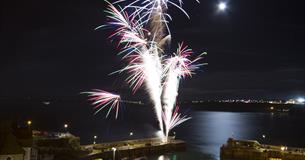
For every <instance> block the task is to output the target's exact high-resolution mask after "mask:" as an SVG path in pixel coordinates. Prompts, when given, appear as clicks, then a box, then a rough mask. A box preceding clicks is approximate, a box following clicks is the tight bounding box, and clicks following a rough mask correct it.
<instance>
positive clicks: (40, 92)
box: [0, 0, 305, 99]
mask: <svg viewBox="0 0 305 160" xmlns="http://www.w3.org/2000/svg"><path fill="white" fill-rule="evenodd" d="M304 2H305V1H303V0H295V1H291V0H280V1H279V0H267V1H266V0H230V1H227V3H228V9H227V10H226V11H225V12H223V13H219V12H217V8H216V6H217V3H218V1H216V0H201V4H200V5H198V4H196V1H195V0H185V6H184V8H185V10H186V11H188V13H189V15H190V17H191V19H190V20H188V19H187V17H186V16H185V15H183V13H182V12H180V11H179V10H177V9H175V8H172V7H171V8H170V10H169V13H170V14H171V15H172V17H173V21H172V23H171V24H170V27H171V30H172V37H173V45H172V50H173V51H174V50H175V47H176V45H175V44H176V43H177V42H181V41H184V42H186V43H187V44H189V46H190V47H192V48H193V50H194V51H195V52H197V53H201V52H203V51H206V52H208V55H207V56H205V60H204V62H207V63H209V65H208V66H205V67H203V68H202V70H200V71H199V72H197V75H195V76H194V77H193V78H191V79H185V80H183V81H182V83H181V88H180V93H179V94H180V98H181V99H199V98H200V99H224V98H255V99H258V98H265V99H271V98H276V99H287V98H295V97H298V96H304V91H305V74H304V71H305V63H304V60H305V48H304V46H305V45H304V44H305V38H304V37H305V33H304V31H305V25H304V19H305V18H304V15H305V13H304V11H305V10H304V6H305V4H304ZM0 6H1V10H0V11H1V14H0V15H1V17H0V54H1V56H0V97H9V98H20V97H51V98H60V97H77V96H79V92H81V91H88V90H90V89H93V88H99V89H104V90H108V91H118V92H123V93H124V94H126V96H127V95H132V93H131V91H129V90H127V89H128V88H127V85H126V84H125V83H124V81H123V80H124V78H126V75H124V74H123V75H112V76H108V74H109V73H111V72H113V71H115V70H118V69H120V68H121V67H123V66H124V63H123V62H122V61H120V57H118V56H116V54H117V52H118V50H117V49H116V43H114V42H113V43H112V42H111V41H110V40H109V39H107V36H108V35H109V34H110V31H109V30H94V28H95V27H97V26H99V25H101V24H105V13H104V12H103V10H104V9H105V2H104V1H103V0H58V1H56V0H26V1H21V0H19V1H17V0H2V1H1V2H0ZM140 93H141V92H140ZM140 93H138V94H137V96H140V97H141V94H140ZM139 94H140V95H139Z"/></svg>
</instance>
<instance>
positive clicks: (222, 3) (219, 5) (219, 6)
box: [218, 2, 227, 11]
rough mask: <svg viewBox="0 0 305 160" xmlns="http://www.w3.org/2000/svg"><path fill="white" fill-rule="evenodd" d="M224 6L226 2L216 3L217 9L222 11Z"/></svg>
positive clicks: (225, 6) (224, 8)
mask: <svg viewBox="0 0 305 160" xmlns="http://www.w3.org/2000/svg"><path fill="white" fill-rule="evenodd" d="M226 8H227V4H226V3H224V2H220V3H219V4H218V9H219V10H220V11H224V10H226Z"/></svg>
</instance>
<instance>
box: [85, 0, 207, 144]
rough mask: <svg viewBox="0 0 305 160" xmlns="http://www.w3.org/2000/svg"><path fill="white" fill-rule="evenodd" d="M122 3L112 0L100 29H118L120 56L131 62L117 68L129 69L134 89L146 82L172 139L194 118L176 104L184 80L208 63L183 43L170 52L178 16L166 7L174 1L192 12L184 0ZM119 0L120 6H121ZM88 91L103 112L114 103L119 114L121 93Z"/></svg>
mask: <svg viewBox="0 0 305 160" xmlns="http://www.w3.org/2000/svg"><path fill="white" fill-rule="evenodd" d="M122 2H125V3H126V2H127V0H118V1H116V2H114V3H113V4H112V3H110V2H108V1H106V3H108V8H107V10H106V13H107V18H108V21H109V22H108V24H106V25H102V26H99V27H97V28H96V29H98V28H101V27H103V28H114V32H113V33H112V34H111V35H110V36H109V38H112V39H115V40H117V41H118V42H119V43H118V47H120V52H119V55H122V59H123V60H125V61H127V63H128V64H127V66H126V67H124V68H123V69H121V70H118V71H116V72H114V73H122V72H125V73H128V76H127V78H126V82H127V83H128V84H129V85H130V87H131V88H132V90H133V92H136V91H137V90H138V89H139V88H141V87H142V86H143V84H145V87H146V90H147V92H148V93H149V95H150V99H151V100H152V102H153V104H154V110H155V114H156V117H157V120H158V122H159V127H160V129H161V130H162V132H163V133H164V130H165V133H164V134H165V138H166V140H167V136H168V133H169V131H170V130H171V129H172V128H174V127H175V126H177V125H179V124H181V123H183V122H185V121H186V120H188V119H190V118H188V117H186V116H181V114H179V113H178V112H179V107H176V109H175V106H176V99H177V95H178V88H179V81H180V79H181V78H184V77H187V76H191V75H192V74H194V71H195V70H196V69H198V68H199V67H200V66H201V65H202V64H198V61H199V60H200V59H202V54H201V55H199V56H198V57H196V58H195V59H193V60H191V56H192V54H193V52H192V50H191V49H189V48H188V46H186V45H185V44H184V43H181V44H179V45H178V49H177V51H176V52H175V53H174V54H173V55H172V56H167V55H165V54H166V53H165V48H166V47H169V46H170V42H171V35H170V34H171V33H170V30H169V27H168V22H169V21H170V20H171V19H172V18H171V16H170V15H169V14H167V12H166V11H167V9H168V6H169V5H172V6H175V7H177V8H178V9H180V10H181V11H182V12H183V13H184V14H185V15H186V16H187V17H189V16H188V14H187V13H186V12H185V11H184V10H183V8H182V3H183V2H182V0H134V1H132V2H131V3H129V4H128V5H126V6H125V7H123V8H121V7H120V6H119V4H121V3H122ZM197 2H198V1H197ZM114 4H115V5H118V6H117V7H115V6H114ZM129 13H130V14H129ZM147 28H148V29H147ZM88 93H89V96H90V100H92V101H94V102H93V104H94V105H96V109H98V110H97V112H99V111H100V110H101V109H103V108H105V107H106V106H107V105H110V104H111V105H110V108H109V110H108V113H107V115H106V117H107V116H108V115H109V113H110V111H111V110H113V109H116V117H117V114H118V108H119V102H120V96H119V95H115V94H111V93H109V92H106V91H102V90H95V91H94V92H88ZM173 111H174V112H173ZM97 112H96V113H97ZM163 125H164V127H163Z"/></svg>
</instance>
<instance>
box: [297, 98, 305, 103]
mask: <svg viewBox="0 0 305 160" xmlns="http://www.w3.org/2000/svg"><path fill="white" fill-rule="evenodd" d="M297 101H298V102H299V103H304V102H305V99H304V98H302V97H300V98H298V99H297Z"/></svg>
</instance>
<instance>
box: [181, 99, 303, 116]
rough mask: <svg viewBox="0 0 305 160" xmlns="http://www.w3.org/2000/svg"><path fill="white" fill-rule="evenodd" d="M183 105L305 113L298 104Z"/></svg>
mask: <svg viewBox="0 0 305 160" xmlns="http://www.w3.org/2000/svg"><path fill="white" fill-rule="evenodd" d="M181 106H190V107H191V108H192V109H193V110H198V111H230V112H270V113H273V112H287V113H299V114H305V106H304V105H297V104H270V103H229V102H203V103H196V104H194V103H182V104H181Z"/></svg>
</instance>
